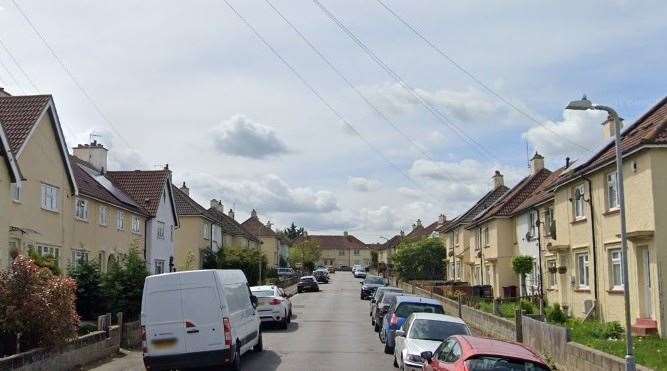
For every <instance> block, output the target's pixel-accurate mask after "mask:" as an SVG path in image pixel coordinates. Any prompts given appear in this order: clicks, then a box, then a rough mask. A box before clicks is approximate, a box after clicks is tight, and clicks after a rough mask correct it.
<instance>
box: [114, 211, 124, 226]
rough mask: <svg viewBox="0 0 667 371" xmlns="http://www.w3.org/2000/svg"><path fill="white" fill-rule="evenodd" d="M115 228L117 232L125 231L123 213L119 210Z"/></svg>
mask: <svg viewBox="0 0 667 371" xmlns="http://www.w3.org/2000/svg"><path fill="white" fill-rule="evenodd" d="M116 228H118V230H119V231H122V230H125V213H124V212H122V211H120V210H118V213H117V214H116Z"/></svg>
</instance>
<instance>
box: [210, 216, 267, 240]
mask: <svg viewBox="0 0 667 371" xmlns="http://www.w3.org/2000/svg"><path fill="white" fill-rule="evenodd" d="M206 211H207V212H208V215H209V216H210V217H211V218H213V220H215V221H216V222H217V223H218V224H220V226H221V228H222V232H223V233H225V234H229V235H232V236H242V237H245V238H247V239H248V240H250V241H254V242H260V240H259V238H257V236H255V235H253V234H252V233H250V231H248V230H247V229H245V228H244V227H243V226H242V225H241V224H240V223H239V222H237V221H236V220H234V219H232V217H230V216H229V215H227V214H225V213H223V212H220V211H218V210H216V209H214V208H210V209H208V210H206Z"/></svg>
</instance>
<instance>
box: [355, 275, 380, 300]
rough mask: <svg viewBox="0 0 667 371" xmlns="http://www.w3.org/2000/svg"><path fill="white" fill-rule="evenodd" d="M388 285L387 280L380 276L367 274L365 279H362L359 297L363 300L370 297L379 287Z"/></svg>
mask: <svg viewBox="0 0 667 371" xmlns="http://www.w3.org/2000/svg"><path fill="white" fill-rule="evenodd" d="M382 286H387V280H386V279H384V278H382V277H380V276H366V278H364V280H363V281H361V291H360V292H359V298H361V300H366V299H370V298H371V296H373V294H375V290H377V288H378V287H382Z"/></svg>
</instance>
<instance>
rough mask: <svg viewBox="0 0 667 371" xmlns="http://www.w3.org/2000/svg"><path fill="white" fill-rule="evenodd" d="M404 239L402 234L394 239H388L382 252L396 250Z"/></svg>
mask: <svg viewBox="0 0 667 371" xmlns="http://www.w3.org/2000/svg"><path fill="white" fill-rule="evenodd" d="M402 239H403V238H402V237H401V235H400V234H397V235H395V236H394V237H392V238H390V239H388V240H387V241H386V242H385V243H383V244H382V250H391V249H394V248H396V246H398V244H400V243H401V240H402Z"/></svg>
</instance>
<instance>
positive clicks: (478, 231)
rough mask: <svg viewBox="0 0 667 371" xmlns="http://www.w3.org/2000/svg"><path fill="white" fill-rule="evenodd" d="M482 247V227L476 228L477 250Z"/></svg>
mask: <svg viewBox="0 0 667 371" xmlns="http://www.w3.org/2000/svg"><path fill="white" fill-rule="evenodd" d="M481 248H482V229H481V228H477V229H475V250H480V249H481Z"/></svg>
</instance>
